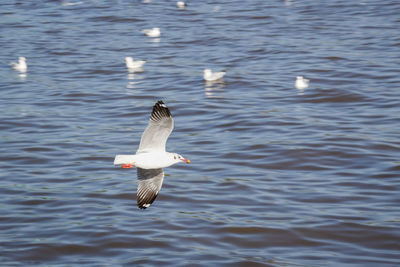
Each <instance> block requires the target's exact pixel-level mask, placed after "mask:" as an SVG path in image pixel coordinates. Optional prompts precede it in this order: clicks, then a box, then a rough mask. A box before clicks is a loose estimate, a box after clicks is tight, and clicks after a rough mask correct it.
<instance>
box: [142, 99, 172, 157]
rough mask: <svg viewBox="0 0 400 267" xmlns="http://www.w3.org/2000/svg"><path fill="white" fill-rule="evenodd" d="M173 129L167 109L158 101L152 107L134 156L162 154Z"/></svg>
mask: <svg viewBox="0 0 400 267" xmlns="http://www.w3.org/2000/svg"><path fill="white" fill-rule="evenodd" d="M173 128H174V120H173V119H172V116H171V113H170V112H169V109H168V107H167V106H166V105H165V104H164V102H162V101H158V102H157V103H156V104H155V105H154V107H153V112H152V113H151V116H150V122H149V125H148V126H147V128H146V130H145V131H144V132H143V135H142V139H141V140H140V145H139V149H138V150H137V151H136V154H140V153H146V152H147V153H148V152H156V151H161V152H164V151H165V144H166V143H167V139H168V136H169V135H170V134H171V132H172V129H173Z"/></svg>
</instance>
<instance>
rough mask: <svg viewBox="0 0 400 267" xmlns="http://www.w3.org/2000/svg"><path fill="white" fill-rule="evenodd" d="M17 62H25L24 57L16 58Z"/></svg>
mask: <svg viewBox="0 0 400 267" xmlns="http://www.w3.org/2000/svg"><path fill="white" fill-rule="evenodd" d="M18 61H19V62H25V61H26V58H25V57H19V58H18Z"/></svg>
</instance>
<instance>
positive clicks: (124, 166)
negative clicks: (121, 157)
mask: <svg viewBox="0 0 400 267" xmlns="http://www.w3.org/2000/svg"><path fill="white" fill-rule="evenodd" d="M133 166H135V165H133V164H123V165H122V166H121V168H124V169H128V168H132V167H133Z"/></svg>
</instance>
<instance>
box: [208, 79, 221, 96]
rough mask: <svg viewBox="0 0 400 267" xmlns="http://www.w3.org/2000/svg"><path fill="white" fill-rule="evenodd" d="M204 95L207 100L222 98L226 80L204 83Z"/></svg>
mask: <svg viewBox="0 0 400 267" xmlns="http://www.w3.org/2000/svg"><path fill="white" fill-rule="evenodd" d="M204 84H205V87H204V94H205V96H206V97H207V98H222V97H223V93H224V88H225V81H224V80H217V81H204Z"/></svg>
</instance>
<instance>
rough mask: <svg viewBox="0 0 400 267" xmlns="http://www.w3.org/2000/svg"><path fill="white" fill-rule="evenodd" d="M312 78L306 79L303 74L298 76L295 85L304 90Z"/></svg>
mask: <svg viewBox="0 0 400 267" xmlns="http://www.w3.org/2000/svg"><path fill="white" fill-rule="evenodd" d="M309 82H310V80H308V79H304V78H303V76H297V77H296V82H295V84H294V86H295V87H296V88H297V89H299V90H304V89H306V88H307V87H308V84H309Z"/></svg>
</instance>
